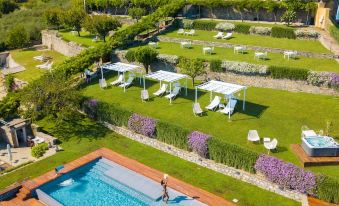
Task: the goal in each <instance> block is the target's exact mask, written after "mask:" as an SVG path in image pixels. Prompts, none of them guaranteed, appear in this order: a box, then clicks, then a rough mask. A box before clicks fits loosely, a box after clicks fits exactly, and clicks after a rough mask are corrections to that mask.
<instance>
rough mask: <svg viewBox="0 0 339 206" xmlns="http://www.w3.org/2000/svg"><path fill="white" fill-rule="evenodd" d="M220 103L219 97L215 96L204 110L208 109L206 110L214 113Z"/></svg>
mask: <svg viewBox="0 0 339 206" xmlns="http://www.w3.org/2000/svg"><path fill="white" fill-rule="evenodd" d="M220 101H221V97H219V96H215V97H214V99H213V101H212V102H211V103H210V104H209V105H208V106H206V107H205V108H206V109H208V110H212V111H214V110H215V109H216V108H217V107H218V106H219V104H220Z"/></svg>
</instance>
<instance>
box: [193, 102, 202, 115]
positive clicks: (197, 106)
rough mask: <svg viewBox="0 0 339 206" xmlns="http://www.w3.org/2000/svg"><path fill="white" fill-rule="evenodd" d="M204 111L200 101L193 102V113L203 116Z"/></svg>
mask: <svg viewBox="0 0 339 206" xmlns="http://www.w3.org/2000/svg"><path fill="white" fill-rule="evenodd" d="M203 112H204V111H203V110H202V109H201V107H200V104H199V103H198V102H197V103H194V104H193V114H194V115H195V116H197V115H200V116H201V115H202V113H203Z"/></svg>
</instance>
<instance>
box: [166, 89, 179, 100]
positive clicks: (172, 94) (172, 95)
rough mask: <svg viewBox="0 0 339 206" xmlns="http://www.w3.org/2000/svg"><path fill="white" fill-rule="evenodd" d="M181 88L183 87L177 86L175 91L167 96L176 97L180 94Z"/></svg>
mask: <svg viewBox="0 0 339 206" xmlns="http://www.w3.org/2000/svg"><path fill="white" fill-rule="evenodd" d="M180 89H181V87H177V86H175V87H174V89H173V91H172V92H171V93H170V94H168V95H166V96H165V97H166V98H167V99H174V98H175V97H176V96H178V94H179V92H180Z"/></svg>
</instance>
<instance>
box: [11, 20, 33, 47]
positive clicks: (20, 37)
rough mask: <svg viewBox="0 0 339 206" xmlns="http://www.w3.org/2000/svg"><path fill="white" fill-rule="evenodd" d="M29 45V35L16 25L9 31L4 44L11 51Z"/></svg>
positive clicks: (23, 28) (20, 26)
mask: <svg viewBox="0 0 339 206" xmlns="http://www.w3.org/2000/svg"><path fill="white" fill-rule="evenodd" d="M28 43H29V34H28V32H27V31H26V29H25V27H23V26H22V25H18V26H16V27H14V28H13V29H12V30H10V31H9V33H8V36H7V39H6V44H7V46H8V47H9V48H11V49H16V48H23V47H25V46H26V45H27V44H28Z"/></svg>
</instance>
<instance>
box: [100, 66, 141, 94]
mask: <svg viewBox="0 0 339 206" xmlns="http://www.w3.org/2000/svg"><path fill="white" fill-rule="evenodd" d="M140 68H141V67H140V66H138V65H133V64H126V63H122V62H116V63H113V64H112V63H111V64H104V65H102V66H101V67H100V69H101V79H102V80H103V79H104V73H103V70H104V69H107V70H111V71H116V72H118V74H120V73H122V74H123V76H124V82H125V81H126V79H125V73H126V72H132V71H135V70H137V69H140ZM140 84H141V79H140ZM124 91H126V88H125V87H124Z"/></svg>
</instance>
